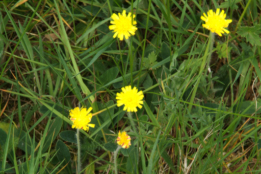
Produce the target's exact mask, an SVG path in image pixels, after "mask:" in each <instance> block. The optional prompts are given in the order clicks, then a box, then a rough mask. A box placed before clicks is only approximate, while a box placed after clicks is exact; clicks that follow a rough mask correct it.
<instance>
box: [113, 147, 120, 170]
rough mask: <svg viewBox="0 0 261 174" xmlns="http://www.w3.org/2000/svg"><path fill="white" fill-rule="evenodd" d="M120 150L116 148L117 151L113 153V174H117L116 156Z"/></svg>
mask: <svg viewBox="0 0 261 174" xmlns="http://www.w3.org/2000/svg"><path fill="white" fill-rule="evenodd" d="M120 149H121V146H118V147H117V149H116V150H115V152H114V157H113V158H114V170H115V174H118V169H117V155H118V152H119V150H120Z"/></svg>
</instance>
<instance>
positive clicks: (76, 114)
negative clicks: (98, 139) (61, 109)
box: [70, 107, 95, 131]
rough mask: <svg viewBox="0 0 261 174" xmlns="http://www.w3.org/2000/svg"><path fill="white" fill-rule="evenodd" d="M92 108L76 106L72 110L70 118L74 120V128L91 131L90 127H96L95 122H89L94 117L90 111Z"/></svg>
mask: <svg viewBox="0 0 261 174" xmlns="http://www.w3.org/2000/svg"><path fill="white" fill-rule="evenodd" d="M91 110H92V108H91V107H90V108H89V109H88V110H87V109H86V108H81V109H80V108H79V107H76V108H74V109H71V110H70V117H71V118H70V120H71V121H72V122H73V125H72V128H76V129H83V130H85V131H89V127H92V128H94V127H95V124H89V123H90V122H91V119H92V114H91V113H90V112H91Z"/></svg>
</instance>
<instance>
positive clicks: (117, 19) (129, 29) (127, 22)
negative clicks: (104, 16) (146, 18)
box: [109, 10, 137, 40]
mask: <svg viewBox="0 0 261 174" xmlns="http://www.w3.org/2000/svg"><path fill="white" fill-rule="evenodd" d="M118 14H119V15H116V14H115V13H113V14H112V16H111V19H112V21H111V24H112V25H110V26H109V29H110V30H113V32H115V34H114V35H113V38H115V37H117V36H118V38H119V39H120V40H123V36H125V38H126V39H128V38H129V37H130V34H131V35H135V31H136V30H137V27H136V26H135V25H136V24H137V22H136V21H135V20H134V18H135V15H132V14H131V13H129V14H128V15H126V10H123V12H122V14H120V13H118Z"/></svg>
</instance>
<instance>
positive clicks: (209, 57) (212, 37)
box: [207, 32, 215, 89]
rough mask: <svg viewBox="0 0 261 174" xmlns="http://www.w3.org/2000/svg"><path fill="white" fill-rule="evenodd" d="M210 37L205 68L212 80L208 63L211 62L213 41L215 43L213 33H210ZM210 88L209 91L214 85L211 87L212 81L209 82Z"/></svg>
mask: <svg viewBox="0 0 261 174" xmlns="http://www.w3.org/2000/svg"><path fill="white" fill-rule="evenodd" d="M210 35H211V37H210V40H209V42H210V45H209V55H208V60H207V61H208V66H207V68H208V71H209V73H210V76H211V78H212V71H211V69H210V62H211V57H212V51H213V46H214V41H215V33H212V32H210ZM210 88H211V89H213V88H214V85H213V82H212V81H211V83H210Z"/></svg>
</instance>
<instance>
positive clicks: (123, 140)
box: [117, 131, 131, 149]
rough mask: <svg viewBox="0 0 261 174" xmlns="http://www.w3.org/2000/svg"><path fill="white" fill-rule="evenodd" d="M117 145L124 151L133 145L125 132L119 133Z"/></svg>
mask: <svg viewBox="0 0 261 174" xmlns="http://www.w3.org/2000/svg"><path fill="white" fill-rule="evenodd" d="M117 144H118V145H120V146H121V147H122V148H124V149H128V148H129V147H130V145H131V137H130V136H129V135H128V134H127V133H126V132H125V131H124V132H121V131H119V134H118V138H117Z"/></svg>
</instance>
